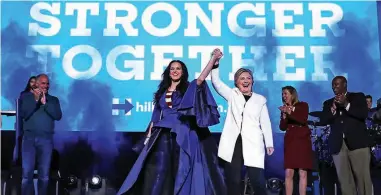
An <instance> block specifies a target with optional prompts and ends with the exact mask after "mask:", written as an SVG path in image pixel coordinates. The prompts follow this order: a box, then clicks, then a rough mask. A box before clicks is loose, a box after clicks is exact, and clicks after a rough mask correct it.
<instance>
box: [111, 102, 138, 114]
mask: <svg viewBox="0 0 381 195" xmlns="http://www.w3.org/2000/svg"><path fill="white" fill-rule="evenodd" d="M133 107H134V106H133V105H132V104H131V103H130V102H129V101H128V100H127V99H124V104H112V109H113V110H124V113H125V114H127V112H129V111H130V110H132V108H133Z"/></svg>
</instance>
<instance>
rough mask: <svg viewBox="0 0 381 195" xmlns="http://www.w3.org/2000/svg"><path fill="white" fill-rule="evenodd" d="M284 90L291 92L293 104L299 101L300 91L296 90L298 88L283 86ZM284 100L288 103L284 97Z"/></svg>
mask: <svg viewBox="0 0 381 195" xmlns="http://www.w3.org/2000/svg"><path fill="white" fill-rule="evenodd" d="M283 90H287V91H288V92H290V94H291V104H292V105H295V104H296V103H298V102H299V98H298V92H297V91H296V89H295V88H294V87H293V86H285V87H282V91H283ZM282 102H283V103H286V102H284V100H283V99H282Z"/></svg>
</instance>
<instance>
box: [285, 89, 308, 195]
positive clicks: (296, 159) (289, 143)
mask: <svg viewBox="0 0 381 195" xmlns="http://www.w3.org/2000/svg"><path fill="white" fill-rule="evenodd" d="M282 100H283V106H281V107H279V110H280V111H281V120H280V125H279V128H280V129H281V130H282V131H286V135H285V137H284V167H285V169H286V182H285V184H286V195H292V193H293V178H294V170H295V169H298V170H299V193H300V195H305V194H306V188H307V171H308V170H311V169H312V143H311V131H310V129H309V128H308V125H307V119H308V104H307V103H306V102H300V101H299V100H298V93H297V91H296V89H295V88H294V87H292V86H286V87H283V88H282Z"/></svg>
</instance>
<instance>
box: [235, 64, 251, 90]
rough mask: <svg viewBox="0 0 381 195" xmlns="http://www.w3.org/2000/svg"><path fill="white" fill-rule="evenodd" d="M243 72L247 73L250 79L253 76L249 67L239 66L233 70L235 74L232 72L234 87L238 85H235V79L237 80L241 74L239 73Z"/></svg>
mask: <svg viewBox="0 0 381 195" xmlns="http://www.w3.org/2000/svg"><path fill="white" fill-rule="evenodd" d="M244 72H247V73H249V74H250V76H251V79H253V78H254V77H253V72H252V71H251V70H249V69H247V68H240V69H238V70H237V71H236V72H235V74H234V85H235V86H236V87H238V86H237V81H238V78H239V76H241V74H242V73H244ZM253 80H254V79H253Z"/></svg>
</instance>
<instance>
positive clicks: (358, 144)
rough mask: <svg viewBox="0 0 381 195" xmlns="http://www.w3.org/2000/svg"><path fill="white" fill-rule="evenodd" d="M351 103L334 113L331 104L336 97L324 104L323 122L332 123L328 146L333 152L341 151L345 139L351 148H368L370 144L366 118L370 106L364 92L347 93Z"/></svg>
mask: <svg viewBox="0 0 381 195" xmlns="http://www.w3.org/2000/svg"><path fill="white" fill-rule="evenodd" d="M347 99H348V101H349V105H348V106H347V108H342V107H341V108H340V107H338V108H337V109H336V112H335V113H334V114H333V113H332V112H331V106H332V103H333V102H334V98H331V99H329V100H326V101H325V102H324V105H323V113H322V116H321V119H320V120H321V122H322V123H323V124H327V125H330V127H331V132H330V135H329V137H328V146H329V149H330V152H331V154H337V153H339V152H340V149H341V146H342V144H343V141H344V139H345V141H346V144H347V147H348V149H349V150H356V149H360V148H366V147H369V145H370V137H369V135H368V133H367V129H366V125H365V120H366V118H367V117H368V107H367V104H366V99H365V95H364V94H363V93H349V92H348V93H347Z"/></svg>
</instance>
